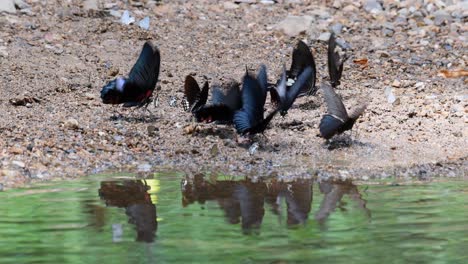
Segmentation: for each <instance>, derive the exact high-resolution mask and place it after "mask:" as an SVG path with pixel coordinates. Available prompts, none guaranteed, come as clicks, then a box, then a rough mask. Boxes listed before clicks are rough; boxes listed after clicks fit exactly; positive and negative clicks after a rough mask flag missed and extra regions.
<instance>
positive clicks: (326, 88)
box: [321, 84, 348, 122]
mask: <svg viewBox="0 0 468 264" xmlns="http://www.w3.org/2000/svg"><path fill="white" fill-rule="evenodd" d="M321 87H322V91H323V97H324V99H325V103H326V104H327V111H328V114H330V115H334V116H336V117H337V118H339V119H341V120H343V122H345V121H346V120H347V119H348V113H347V112H346V108H345V106H344V105H343V102H342V101H341V98H340V97H339V96H338V95H337V94H336V92H335V89H333V87H331V86H330V85H328V84H322V86H321Z"/></svg>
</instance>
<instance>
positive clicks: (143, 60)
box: [101, 42, 161, 107]
mask: <svg viewBox="0 0 468 264" xmlns="http://www.w3.org/2000/svg"><path fill="white" fill-rule="evenodd" d="M160 60H161V59H160V54H159V50H158V48H156V47H154V46H153V45H152V44H151V43H150V42H146V43H145V44H144V45H143V49H142V51H141V53H140V56H139V57H138V60H137V62H136V63H135V65H134V66H133V68H132V69H131V71H130V73H129V75H128V78H122V77H118V78H116V79H115V80H112V81H110V82H109V83H107V84H106V85H105V86H104V87H103V88H102V90H101V99H102V102H103V103H104V104H123V105H124V106H125V107H131V106H138V107H141V106H147V105H148V104H149V103H150V102H151V100H152V99H151V97H152V95H153V91H154V89H155V87H156V83H157V81H158V75H159V66H160Z"/></svg>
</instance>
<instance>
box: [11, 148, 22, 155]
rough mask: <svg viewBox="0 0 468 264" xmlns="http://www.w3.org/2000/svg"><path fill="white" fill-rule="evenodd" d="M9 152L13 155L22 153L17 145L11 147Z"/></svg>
mask: <svg viewBox="0 0 468 264" xmlns="http://www.w3.org/2000/svg"><path fill="white" fill-rule="evenodd" d="M9 152H10V153H11V154H15V155H18V154H23V149H21V148H19V147H11V148H10V150H9Z"/></svg>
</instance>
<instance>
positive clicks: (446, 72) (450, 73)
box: [438, 70, 468, 78]
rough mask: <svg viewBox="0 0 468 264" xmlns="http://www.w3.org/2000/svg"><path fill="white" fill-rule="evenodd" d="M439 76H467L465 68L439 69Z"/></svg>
mask: <svg viewBox="0 0 468 264" xmlns="http://www.w3.org/2000/svg"><path fill="white" fill-rule="evenodd" d="M438 75H439V76H443V77H445V78H459V77H466V76H468V71H467V70H453V71H449V70H441V71H439V74H438Z"/></svg>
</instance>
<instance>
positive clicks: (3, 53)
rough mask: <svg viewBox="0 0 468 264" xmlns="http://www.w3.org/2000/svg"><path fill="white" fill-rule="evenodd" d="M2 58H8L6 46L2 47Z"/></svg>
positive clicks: (0, 51)
mask: <svg viewBox="0 0 468 264" xmlns="http://www.w3.org/2000/svg"><path fill="white" fill-rule="evenodd" d="M0 57H4V58H6V57H8V51H7V47H5V46H0Z"/></svg>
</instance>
